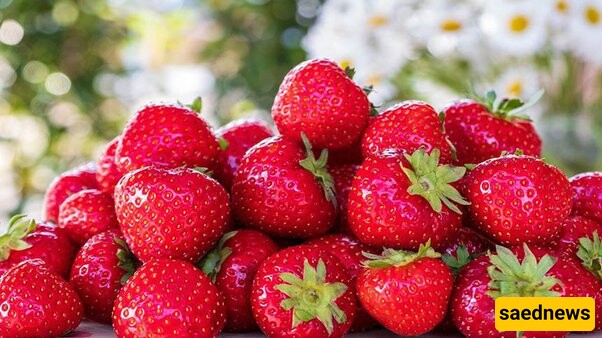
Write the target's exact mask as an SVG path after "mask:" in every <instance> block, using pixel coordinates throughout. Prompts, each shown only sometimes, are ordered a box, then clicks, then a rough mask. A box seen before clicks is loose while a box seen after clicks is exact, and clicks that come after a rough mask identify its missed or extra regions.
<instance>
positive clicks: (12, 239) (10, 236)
mask: <svg viewBox="0 0 602 338" xmlns="http://www.w3.org/2000/svg"><path fill="white" fill-rule="evenodd" d="M36 227H37V224H36V222H35V221H34V220H33V219H30V218H27V217H26V216H25V215H22V214H21V215H15V216H13V217H12V218H11V219H10V220H9V221H8V228H7V230H6V232H5V233H4V234H2V235H0V262H2V261H5V260H7V259H8V258H9V257H10V253H11V251H12V250H15V251H22V250H26V249H29V248H31V244H29V243H27V242H26V241H25V240H24V238H26V237H27V235H29V234H30V233H32V232H33V231H34V230H35V229H36Z"/></svg>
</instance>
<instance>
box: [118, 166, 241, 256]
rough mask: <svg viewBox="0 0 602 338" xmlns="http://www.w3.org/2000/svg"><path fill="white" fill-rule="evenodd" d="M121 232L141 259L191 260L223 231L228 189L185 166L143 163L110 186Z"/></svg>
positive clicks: (202, 252)
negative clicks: (177, 167) (157, 166)
mask: <svg viewBox="0 0 602 338" xmlns="http://www.w3.org/2000/svg"><path fill="white" fill-rule="evenodd" d="M115 210H116V213H117V219H118V220H119V224H120V228H121V231H122V232H123V236H124V238H125V241H126V242H127V244H128V246H129V247H130V249H131V250H132V252H133V253H134V254H135V255H136V257H138V258H139V259H140V260H141V261H143V262H146V261H148V260H150V259H151V258H162V257H168V258H173V259H182V260H187V261H190V262H196V261H197V260H198V259H199V258H201V257H202V256H203V255H204V254H205V253H207V252H208V251H209V250H210V249H211V247H212V246H213V245H214V244H215V243H216V242H217V241H218V240H219V239H220V237H221V236H222V235H223V233H224V231H225V229H226V226H227V225H228V223H229V219H230V209H229V201H228V193H227V192H226V191H225V190H224V188H223V187H222V186H221V185H220V184H219V183H217V181H215V180H214V179H212V178H210V177H209V176H207V175H205V174H202V173H200V172H198V171H195V170H193V169H188V168H179V169H162V168H153V167H146V168H142V169H138V170H135V171H132V172H130V173H128V174H126V175H125V176H124V177H123V178H122V179H121V180H120V181H119V183H117V186H116V187H115Z"/></svg>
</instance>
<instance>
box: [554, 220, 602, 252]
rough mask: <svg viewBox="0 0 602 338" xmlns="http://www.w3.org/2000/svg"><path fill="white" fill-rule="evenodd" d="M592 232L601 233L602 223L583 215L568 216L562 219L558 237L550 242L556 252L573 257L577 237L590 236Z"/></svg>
mask: <svg viewBox="0 0 602 338" xmlns="http://www.w3.org/2000/svg"><path fill="white" fill-rule="evenodd" d="M594 232H598V234H602V225H601V224H598V223H597V222H595V221H592V220H591V219H588V218H585V217H581V216H569V217H567V218H565V219H564V221H562V224H561V227H560V238H558V240H557V241H555V242H553V243H550V244H551V246H552V247H554V249H555V251H556V252H558V253H562V254H566V255H569V256H571V257H573V258H574V257H576V256H575V255H576V254H577V249H578V247H579V239H580V238H582V237H589V238H591V237H592V235H593V234H594Z"/></svg>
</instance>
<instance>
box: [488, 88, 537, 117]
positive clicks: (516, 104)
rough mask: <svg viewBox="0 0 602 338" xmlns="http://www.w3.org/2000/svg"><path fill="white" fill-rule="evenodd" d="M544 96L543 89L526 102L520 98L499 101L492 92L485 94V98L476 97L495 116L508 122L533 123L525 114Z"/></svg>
mask: <svg viewBox="0 0 602 338" xmlns="http://www.w3.org/2000/svg"><path fill="white" fill-rule="evenodd" d="M543 94H544V90H543V89H541V90H539V91H538V92H537V93H535V94H534V95H533V96H531V98H529V99H528V100H527V102H524V101H523V100H521V99H519V98H511V99H509V98H504V99H501V100H498V97H497V94H496V93H495V91H493V90H490V91H488V92H487V94H485V97H478V96H477V97H476V99H477V101H479V102H480V103H482V104H483V105H484V106H485V107H486V108H487V110H488V111H489V112H491V114H493V116H495V117H497V118H501V119H504V120H506V121H512V120H515V119H517V120H523V121H531V119H530V118H529V116H527V115H525V114H524V112H525V111H526V110H527V109H529V108H531V107H533V106H534V105H535V104H536V103H537V101H539V99H541V97H542V96H543Z"/></svg>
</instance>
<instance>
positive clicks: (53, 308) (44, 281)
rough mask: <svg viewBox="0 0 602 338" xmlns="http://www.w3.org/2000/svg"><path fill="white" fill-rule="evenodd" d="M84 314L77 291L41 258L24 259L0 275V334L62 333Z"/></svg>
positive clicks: (74, 326) (37, 334) (44, 335)
mask: <svg viewBox="0 0 602 338" xmlns="http://www.w3.org/2000/svg"><path fill="white" fill-rule="evenodd" d="M83 313H84V311H83V306H82V303H81V301H80V299H79V297H78V296H77V293H75V291H73V289H72V288H71V286H70V285H69V283H67V282H65V281H64V280H63V279H62V278H61V277H60V276H59V275H57V274H56V273H55V272H53V271H51V270H49V269H48V268H47V267H46V266H45V263H44V262H43V261H42V260H40V259H32V260H26V261H23V262H21V263H19V264H17V265H15V266H13V267H12V268H10V269H9V270H8V271H7V272H6V274H5V275H4V276H2V278H0V336H1V337H5V338H10V337H58V336H62V335H63V334H66V333H68V332H69V331H71V330H73V329H75V328H76V327H77V326H78V325H79V323H80V322H81V320H82V317H83Z"/></svg>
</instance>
